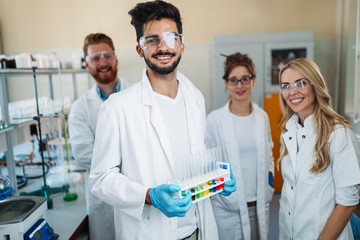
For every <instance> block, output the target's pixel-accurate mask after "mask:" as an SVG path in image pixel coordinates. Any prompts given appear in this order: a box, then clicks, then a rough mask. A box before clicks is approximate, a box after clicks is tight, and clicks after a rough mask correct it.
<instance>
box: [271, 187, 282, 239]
mask: <svg viewBox="0 0 360 240" xmlns="http://www.w3.org/2000/svg"><path fill="white" fill-rule="evenodd" d="M279 199H280V193H275V194H274V196H273V198H272V200H271V202H270V220H269V240H277V239H279Z"/></svg>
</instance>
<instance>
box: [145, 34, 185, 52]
mask: <svg viewBox="0 0 360 240" xmlns="http://www.w3.org/2000/svg"><path fill="white" fill-rule="evenodd" d="M163 42H165V43H166V45H167V46H168V47H169V48H170V49H173V50H176V49H179V48H181V47H182V46H183V44H184V36H183V35H182V34H177V33H172V32H162V33H157V34H151V35H147V36H143V37H141V38H140V40H139V44H140V47H141V49H142V50H143V51H149V50H154V49H157V48H159V47H160V46H161V44H162V43H163Z"/></svg>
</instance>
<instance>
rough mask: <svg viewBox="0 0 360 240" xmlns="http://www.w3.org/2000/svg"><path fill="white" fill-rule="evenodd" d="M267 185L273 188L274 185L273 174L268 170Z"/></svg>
mask: <svg viewBox="0 0 360 240" xmlns="http://www.w3.org/2000/svg"><path fill="white" fill-rule="evenodd" d="M269 185H270V186H271V187H272V188H273V187H274V175H273V173H272V172H269Z"/></svg>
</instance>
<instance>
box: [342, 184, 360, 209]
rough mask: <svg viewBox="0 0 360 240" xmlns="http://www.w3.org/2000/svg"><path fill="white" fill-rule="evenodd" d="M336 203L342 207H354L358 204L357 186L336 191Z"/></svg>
mask: <svg viewBox="0 0 360 240" xmlns="http://www.w3.org/2000/svg"><path fill="white" fill-rule="evenodd" d="M336 203H337V204H339V205H342V206H355V205H357V204H358V203H359V185H353V186H348V187H341V188H338V189H336Z"/></svg>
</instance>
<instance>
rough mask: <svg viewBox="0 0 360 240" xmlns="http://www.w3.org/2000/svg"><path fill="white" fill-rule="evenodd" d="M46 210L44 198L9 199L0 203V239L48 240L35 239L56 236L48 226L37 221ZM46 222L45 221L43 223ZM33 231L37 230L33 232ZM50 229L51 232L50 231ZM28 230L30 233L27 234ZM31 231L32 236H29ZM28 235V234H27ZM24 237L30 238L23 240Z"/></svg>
mask: <svg viewBox="0 0 360 240" xmlns="http://www.w3.org/2000/svg"><path fill="white" fill-rule="evenodd" d="M46 209H47V206H46V198H44V197H38V196H26V197H24V196H18V197H9V198H7V199H5V200H1V201H0V238H1V239H7V240H18V239H32V240H33V239H35V240H38V239H50V238H49V237H48V238H36V237H37V236H39V235H38V234H36V231H38V232H39V233H41V235H42V236H51V237H52V236H56V235H55V234H54V232H53V231H51V230H52V229H51V228H50V226H48V224H45V223H44V221H45V220H44V221H39V219H42V218H43V215H44V213H45V211H46ZM42 220H43V219H42ZM45 222H46V221H45ZM35 229H37V230H36V231H35ZM50 229H51V230H50ZM29 230H30V232H28V231H29ZM31 230H32V232H34V231H35V232H34V234H32V235H31ZM27 233H30V234H27ZM26 234H27V235H26ZM25 236H27V237H29V236H32V238H25Z"/></svg>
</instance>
